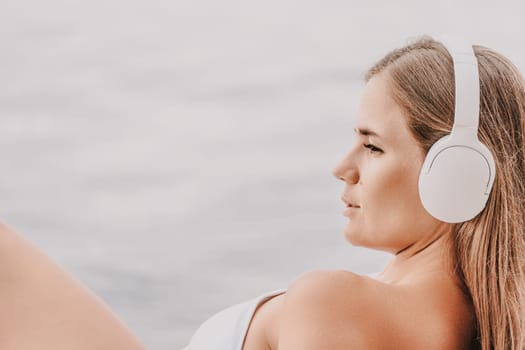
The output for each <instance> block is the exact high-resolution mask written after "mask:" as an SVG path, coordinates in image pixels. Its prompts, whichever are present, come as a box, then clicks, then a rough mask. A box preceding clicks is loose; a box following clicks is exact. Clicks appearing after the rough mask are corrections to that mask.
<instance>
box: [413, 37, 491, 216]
mask: <svg viewBox="0 0 525 350" xmlns="http://www.w3.org/2000/svg"><path fill="white" fill-rule="evenodd" d="M440 41H441V42H442V43H443V44H444V45H445V47H446V48H447V50H448V52H449V53H450V55H451V56H452V61H453V63H454V77H455V90H456V93H455V100H456V101H455V109H454V125H453V127H452V131H451V132H450V134H449V135H447V136H445V137H443V138H441V139H439V140H438V141H437V142H436V143H434V144H433V145H432V147H431V148H430V150H429V151H428V154H427V156H426V158H425V161H424V163H423V166H422V167H421V172H420V174H419V196H420V198H421V202H422V203H423V206H424V207H425V209H426V210H427V211H428V212H429V213H430V214H431V215H432V216H434V217H435V218H437V219H439V220H441V221H444V222H449V223H457V222H463V221H468V220H470V219H472V218H474V217H475V216H476V215H478V214H479V213H480V212H481V211H482V210H483V208H484V207H485V204H486V202H487V199H488V197H489V194H490V191H491V189H492V185H493V184H494V177H495V175H496V167H495V165H494V158H493V157H492V154H491V152H490V151H489V149H488V148H487V147H486V146H485V145H484V144H482V143H481V142H480V141H479V140H478V124H479V100H480V92H479V73H478V61H477V59H476V56H475V55H474V50H473V48H472V45H467V44H464V43H463V42H460V41H456V40H455V41H449V40H447V43H444V42H443V41H442V40H440Z"/></svg>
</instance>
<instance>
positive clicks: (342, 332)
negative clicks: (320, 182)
mask: <svg viewBox="0 0 525 350" xmlns="http://www.w3.org/2000/svg"><path fill="white" fill-rule="evenodd" d="M473 50H474V53H475V58H474V56H472V57H473V58H474V61H476V60H475V59H476V58H477V62H476V64H477V66H476V68H477V70H476V74H478V73H477V72H478V71H479V78H477V80H476V83H477V81H479V88H480V93H479V94H478V96H479V99H478V98H477V96H476V101H478V100H479V106H478V105H476V108H477V107H479V129H478V131H477V136H478V137H479V140H480V141H481V142H482V143H483V144H484V145H485V146H486V148H487V149H488V152H489V153H491V154H492V155H493V158H494V160H493V162H494V164H493V165H491V164H489V163H490V161H488V160H487V161H486V163H487V164H488V165H487V168H488V169H489V173H490V174H489V175H488V176H489V178H490V179H489V180H487V181H488V182H489V183H491V182H492V181H493V186H492V189H490V186H489V185H487V184H485V185H486V186H487V188H488V190H487V192H486V193H485V197H486V198H484V199H483V203H482V205H481V206H480V208H479V210H477V211H478V212H479V211H480V210H481V212H479V213H478V212H476V213H475V215H472V216H471V217H468V218H466V219H460V220H450V221H447V220H442V219H438V218H437V217H435V216H438V217H440V216H439V215H435V214H434V215H431V214H430V213H429V211H427V209H426V208H428V206H427V205H426V204H425V205H424V203H423V202H424V201H422V199H424V198H423V197H422V192H424V191H423V189H424V188H423V187H420V186H422V185H421V184H420V183H421V182H422V179H421V178H422V176H423V173H424V172H422V168H423V167H424V164H426V163H424V162H425V157H426V155H427V154H428V153H429V150H430V149H431V147H432V145H433V144H434V143H435V142H436V141H437V140H439V139H441V138H442V137H443V136H445V135H447V134H448V133H450V131H451V129H452V126H453V125H454V126H456V124H455V123H454V116H455V102H457V101H455V96H459V94H458V92H457V90H455V77H456V78H458V79H459V74H458V72H457V71H456V72H455V70H454V65H453V61H452V59H451V55H450V53H449V51H448V50H447V48H446V47H445V46H444V45H442V44H441V43H440V42H438V41H435V40H433V39H432V38H430V37H422V38H420V39H418V40H417V41H415V42H413V43H411V44H410V45H408V46H406V47H403V48H400V49H397V50H394V51H392V52H390V53H389V54H387V55H386V56H385V57H384V58H383V59H381V60H380V61H379V62H378V63H376V64H375V65H374V66H373V67H372V68H371V69H370V70H369V71H368V72H367V74H366V78H365V80H366V82H367V83H366V86H365V89H364V93H363V96H362V99H361V102H360V107H359V110H358V113H357V122H356V128H355V131H356V143H355V145H354V146H353V147H352V148H351V149H350V150H349V152H348V154H347V156H346V157H345V158H344V159H343V160H342V161H341V163H340V164H339V165H338V166H337V167H336V168H335V170H334V175H335V176H336V177H337V178H338V179H340V180H342V181H343V182H344V183H345V187H344V191H343V195H342V200H343V202H344V203H345V204H346V209H345V211H344V215H345V216H347V217H348V222H347V223H346V226H345V228H344V234H345V237H346V238H347V240H348V241H349V242H350V243H352V244H353V245H358V246H364V247H369V248H373V249H380V250H384V251H388V252H391V253H392V254H394V258H393V259H392V261H391V262H390V263H389V264H388V265H387V266H386V268H385V269H384V271H383V272H381V273H379V274H377V275H376V276H374V277H373V278H371V277H368V276H359V275H357V274H354V273H351V272H347V271H318V272H310V273H306V274H304V275H302V276H300V277H299V278H298V279H297V280H296V281H294V282H293V283H292V284H291V285H290V286H289V288H288V289H287V290H286V291H276V292H272V293H269V294H267V295H264V296H261V297H260V298H257V299H255V300H252V301H250V302H247V303H244V304H240V305H236V306H234V307H232V308H229V309H227V310H225V311H223V312H221V313H219V314H217V315H215V316H214V317H212V318H211V319H210V320H208V321H207V322H206V323H204V325H203V326H201V328H200V329H199V330H198V331H197V333H196V334H195V335H194V337H193V338H192V341H191V342H190V345H189V346H188V348H187V349H190V350H200V349H224V350H226V349H231V350H240V349H244V350H258V349H272V350H276V349H279V350H298V349H301V350H323V349H330V350H338V349H482V350H488V349H524V348H525V332H524V331H525V326H524V321H525V314H524V310H525V275H524V264H523V262H524V261H523V260H524V259H525V237H524V233H525V222H524V221H525V208H524V205H523V201H524V200H525V140H524V138H525V83H524V81H523V78H522V76H521V75H520V73H519V72H518V70H517V69H516V67H515V66H514V65H513V64H512V63H511V62H510V61H509V60H508V59H506V58H505V57H503V56H502V55H500V54H498V53H496V52H494V51H493V50H490V49H488V48H484V47H481V46H474V47H473ZM471 52H472V50H471ZM455 62H456V61H454V64H455ZM456 75H457V76H456ZM456 88H457V87H456ZM467 94H468V93H467ZM456 122H457V121H456ZM476 122H477V121H476ZM467 129H468V128H467ZM470 129H472V128H470ZM474 130H475V129H474ZM467 148H468V147H467ZM455 149H456V150H457V148H455ZM482 162H483V161H482ZM483 166H484V165H483ZM467 170H468V169H467ZM420 173H421V175H420ZM494 173H495V174H496V176H495V178H494ZM476 181H477V180H473V181H472V182H476ZM482 182H483V181H482ZM470 185H471V183H470V181H466V182H465V183H463V184H462V186H465V187H469V186H470ZM447 190H448V186H447V185H445V186H443V187H441V188H435V187H434V188H433V189H432V191H433V193H434V195H435V196H438V195H440V193H439V192H440V191H444V192H446V191H447ZM431 197H432V196H431ZM456 200H457V198H455V197H454V196H452V197H451V198H450V205H451V206H452V207H453V206H454V203H455V201H456ZM485 201H486V203H485ZM446 205H447V203H445V205H444V207H445V208H444V209H445V210H447V208H446ZM456 209H457V210H459V211H461V210H462V208H461V207H458V208H456ZM430 211H432V210H430ZM452 213H453V214H454V211H452Z"/></svg>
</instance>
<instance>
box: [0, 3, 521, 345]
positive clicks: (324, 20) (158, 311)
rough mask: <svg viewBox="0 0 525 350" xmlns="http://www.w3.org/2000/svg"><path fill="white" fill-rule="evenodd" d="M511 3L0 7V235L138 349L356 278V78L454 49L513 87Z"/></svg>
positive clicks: (515, 53) (368, 267) (374, 263)
mask: <svg viewBox="0 0 525 350" xmlns="http://www.w3.org/2000/svg"><path fill="white" fill-rule="evenodd" d="M524 10H525V5H524V3H523V2H522V1H514V2H508V1H500V2H494V1H484V0H482V1H468V2H465V1H463V2H462V1H452V0H446V1H435V2H423V1H416V0H408V1H407V0H401V1H390V2H388V1H368V2H365V1H338V0H326V1H304V0H303V1H298V0H279V1H277V0H266V1H259V2H252V1H235V0H223V1H212V0H194V1H180V0H175V1H167V0H150V1H137V0H128V1H122V0H104V1H101V0H91V1H78V0H69V1H60V0H49V1H37V0H29V1H27V0H17V1H13V0H4V1H3V2H2V4H1V5H0V29H1V34H0V39H1V42H2V45H1V48H0V62H1V64H0V77H1V84H0V159H1V160H2V167H1V171H0V194H1V196H0V197H1V200H0V212H1V219H2V220H4V221H6V222H7V223H8V224H10V225H11V226H14V227H15V228H16V229H17V230H18V231H20V232H21V233H23V234H24V235H25V236H26V237H28V238H29V239H30V240H32V241H33V242H35V243H36V244H37V245H38V246H39V247H41V248H42V249H43V250H44V251H45V252H46V253H47V254H48V255H50V256H51V257H53V259H55V260H56V261H57V262H58V263H59V264H61V265H62V266H64V267H65V268H66V269H67V270H69V271H71V272H72V273H73V274H74V275H75V276H77V277H78V278H79V279H80V280H82V281H83V282H84V283H85V284H86V285H87V286H89V287H90V288H91V289H93V290H94V291H95V292H96V293H97V294H98V295H100V296H101V297H102V298H103V299H104V300H105V301H106V302H107V303H108V304H109V305H110V306H111V308H112V309H113V310H115V312H116V313H117V314H118V315H119V316H120V317H121V318H122V319H123V320H124V321H125V322H126V323H127V325H128V326H129V327H130V328H131V329H132V330H133V331H134V332H135V333H136V334H137V335H138V336H139V338H140V339H142V341H143V342H144V343H145V344H146V345H147V346H148V348H150V349H160V350H168V349H179V348H181V347H182V346H183V345H184V344H185V343H186V342H187V341H188V339H189V337H190V335H191V334H192V332H193V331H194V330H195V329H196V328H197V326H198V325H199V324H200V323H201V322H202V321H204V319H206V318H207V317H208V316H210V315H211V314H212V313H214V312H216V311H218V310H220V309H222V308H224V307H226V306H228V305H231V304H234V303H238V302H240V301H243V300H246V299H248V298H251V297H254V296H256V295H257V294H260V293H262V292H264V291H267V290H271V289H275V288H280V287H286V286H287V285H288V284H289V283H290V281H292V280H293V279H294V278H295V277H296V276H297V275H299V274H300V273H302V272H304V271H308V270H312V269H332V268H337V269H349V270H353V271H356V272H359V273H367V272H372V271H376V270H379V269H381V268H382V266H383V265H384V264H385V262H386V261H387V259H388V256H387V255H385V254H383V253H377V252H373V251H368V250H364V249H358V248H353V247H350V246H349V245H348V244H347V243H346V242H345V241H344V238H343V235H342V227H343V224H344V221H345V218H344V217H342V216H341V210H342V203H341V202H340V199H339V198H340V194H341V191H342V188H343V185H342V183H339V182H338V181H336V180H335V179H334V178H333V177H332V175H331V169H332V168H333V166H334V165H335V164H336V162H337V161H338V159H339V158H340V157H341V156H342V155H343V154H344V152H345V151H346V150H347V149H348V147H349V146H350V145H351V143H352V141H353V140H352V137H353V136H352V134H353V132H352V127H353V113H354V111H355V108H356V103H357V101H358V98H359V92H360V90H361V88H362V86H363V83H362V76H363V72H364V71H365V69H366V68H367V67H368V66H369V65H370V64H372V63H373V62H374V61H375V60H377V59H379V58H380V57H381V56H382V55H383V54H385V53H386V52H387V51H388V50H390V49H392V48H394V47H396V46H398V45H401V44H403V43H405V42H406V40H407V39H408V38H410V37H414V36H418V35H420V34H425V33H429V34H433V33H441V32H462V33H464V34H465V35H466V36H468V37H470V38H472V39H474V40H476V41H477V42H479V43H482V44H485V45H487V46H490V47H493V48H496V49H498V50H499V51H501V52H502V53H505V54H506V55H508V56H509V57H510V58H511V59H512V60H514V62H515V63H516V64H517V65H518V66H519V67H520V68H521V69H522V70H525V46H524V45H523V43H524V39H523V35H524V34H525V27H524V26H525V25H524V21H523V13H524Z"/></svg>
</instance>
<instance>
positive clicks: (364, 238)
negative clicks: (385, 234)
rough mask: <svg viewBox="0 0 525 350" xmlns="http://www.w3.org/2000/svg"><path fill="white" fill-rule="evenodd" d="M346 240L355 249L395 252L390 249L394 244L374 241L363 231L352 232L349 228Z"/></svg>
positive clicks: (378, 240)
mask: <svg viewBox="0 0 525 350" xmlns="http://www.w3.org/2000/svg"><path fill="white" fill-rule="evenodd" d="M344 236H345V239H346V241H347V242H348V243H350V244H351V245H353V246H354V247H362V248H369V249H374V250H381V251H385V252H388V253H392V252H393V251H394V250H393V249H392V248H391V247H390V244H388V243H392V242H385V241H384V240H381V239H377V238H376V239H374V237H371V235H370V234H366V233H363V231H362V230H350V229H349V228H348V227H347V228H346V229H345V231H344Z"/></svg>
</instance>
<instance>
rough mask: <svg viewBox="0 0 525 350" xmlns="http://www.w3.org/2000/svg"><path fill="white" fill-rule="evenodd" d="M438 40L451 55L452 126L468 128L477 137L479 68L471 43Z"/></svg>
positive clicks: (450, 39) (448, 39) (447, 39)
mask: <svg viewBox="0 0 525 350" xmlns="http://www.w3.org/2000/svg"><path fill="white" fill-rule="evenodd" d="M439 41H441V43H442V44H443V45H445V48H446V49H447V50H448V52H449V53H450V56H452V62H453V64H454V79H455V108H454V126H453V127H452V133H454V131H455V130H457V128H468V129H471V130H472V132H475V136H476V137H477V132H478V124H479V103H480V90H479V70H478V61H477V59H476V56H475V54H474V49H473V48H472V45H470V44H469V43H467V42H466V41H463V40H461V39H458V38H449V37H446V38H440V39H439Z"/></svg>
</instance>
